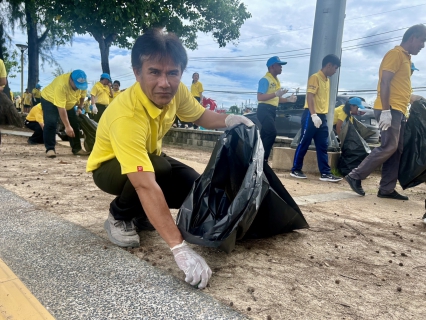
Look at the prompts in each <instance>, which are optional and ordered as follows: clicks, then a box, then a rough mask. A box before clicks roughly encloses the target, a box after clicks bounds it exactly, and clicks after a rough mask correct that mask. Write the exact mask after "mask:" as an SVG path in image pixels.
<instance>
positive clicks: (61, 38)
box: [6, 0, 72, 90]
mask: <svg viewBox="0 0 426 320" xmlns="http://www.w3.org/2000/svg"><path fill="white" fill-rule="evenodd" d="M6 3H7V6H6V9H7V10H8V12H9V17H10V25H11V27H12V30H13V29H14V28H15V26H18V27H19V28H20V29H21V30H22V31H26V33H27V37H28V43H27V45H28V85H27V87H28V88H29V89H30V90H32V89H33V88H34V87H35V85H36V84H37V82H38V80H39V74H40V69H39V67H40V57H41V58H42V62H47V63H49V64H57V63H56V61H55V60H54V59H53V55H52V53H51V49H52V48H54V47H55V46H56V47H57V46H60V45H64V44H65V43H67V42H69V41H71V40H72V31H71V30H72V29H71V27H70V25H69V24H68V23H65V22H64V21H61V20H60V19H59V18H58V15H57V12H56V10H55V1H48V0H9V1H7V2H6Z"/></svg>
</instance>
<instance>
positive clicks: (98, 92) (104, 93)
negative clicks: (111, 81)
mask: <svg viewBox="0 0 426 320" xmlns="http://www.w3.org/2000/svg"><path fill="white" fill-rule="evenodd" d="M90 94H91V95H92V96H95V97H96V103H99V104H103V105H106V106H107V105H108V104H109V98H110V95H109V87H108V85H106V86H104V85H103V84H102V83H100V82H99V81H98V82H96V83H95V85H94V86H93V88H92V90H91V91H90Z"/></svg>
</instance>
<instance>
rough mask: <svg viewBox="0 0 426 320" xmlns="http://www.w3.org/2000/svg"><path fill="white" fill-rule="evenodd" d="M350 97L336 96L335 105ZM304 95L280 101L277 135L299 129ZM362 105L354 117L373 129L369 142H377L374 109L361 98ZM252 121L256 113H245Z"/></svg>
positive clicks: (290, 133)
mask: <svg viewBox="0 0 426 320" xmlns="http://www.w3.org/2000/svg"><path fill="white" fill-rule="evenodd" d="M350 98H352V97H349V96H337V99H336V105H335V107H336V108H337V107H339V106H341V105H342V104H345V103H346V101H348V100H349V99H350ZM305 99H306V95H304V94H301V95H298V96H297V100H296V102H294V103H293V102H286V103H280V104H279V105H278V109H277V118H276V120H275V126H276V128H277V134H278V135H279V136H285V137H289V138H294V137H295V136H296V134H297V132H298V131H299V130H300V122H301V118H302V113H303V110H304V109H303V107H304V106H305ZM361 100H363V105H364V106H365V107H366V108H365V109H363V110H358V115H354V117H355V118H356V119H357V120H359V121H360V122H361V123H363V124H364V125H365V126H366V127H367V128H369V129H371V130H373V131H374V132H375V134H374V135H373V136H371V137H370V138H368V139H367V142H369V143H378V142H379V136H380V131H379V127H378V125H377V121H376V118H375V117H374V111H373V109H372V108H370V107H369V106H368V105H367V104H366V103H365V100H364V99H363V98H361ZM245 116H246V117H248V118H249V119H251V120H252V121H253V122H255V123H258V120H257V117H256V113H255V112H253V113H249V114H246V115H245Z"/></svg>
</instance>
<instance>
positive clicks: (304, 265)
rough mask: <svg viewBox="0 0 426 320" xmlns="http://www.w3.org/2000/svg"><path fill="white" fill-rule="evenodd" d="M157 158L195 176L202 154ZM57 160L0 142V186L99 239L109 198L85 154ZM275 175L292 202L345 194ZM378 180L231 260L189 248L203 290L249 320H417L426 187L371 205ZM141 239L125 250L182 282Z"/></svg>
mask: <svg viewBox="0 0 426 320" xmlns="http://www.w3.org/2000/svg"><path fill="white" fill-rule="evenodd" d="M5 129H10V128H5ZM164 151H165V152H166V153H167V154H168V155H169V156H173V157H175V158H177V159H179V160H181V161H183V162H185V163H187V164H188V165H190V166H193V167H194V168H195V169H196V170H197V171H199V172H202V170H203V169H204V167H205V165H206V164H207V161H208V159H209V157H210V153H209V152H204V151H197V150H185V149H178V148H170V147H166V148H164ZM57 153H58V157H57V158H56V159H47V158H45V155H44V146H43V145H38V146H30V145H28V144H27V143H26V138H24V137H16V136H8V135H3V136H2V145H1V146H0V159H1V161H0V166H1V171H0V185H1V186H3V187H5V188H6V189H8V190H10V191H13V192H14V193H16V194H18V195H19V196H21V197H22V198H24V199H26V200H28V201H30V202H32V203H34V205H36V206H37V207H38V208H41V209H44V210H47V211H49V212H52V213H54V214H56V215H58V216H61V217H62V218H64V219H66V220H69V221H71V222H73V223H76V224H78V225H80V226H82V227H84V228H87V229H89V230H90V231H92V232H93V233H95V234H97V235H99V236H101V237H103V238H107V236H106V232H105V231H104V229H103V222H104V220H105V219H106V217H107V214H108V208H109V202H110V201H111V200H112V199H113V197H112V196H110V195H108V194H106V193H103V192H102V191H100V190H99V189H98V188H97V187H96V186H95V184H94V183H93V180H92V178H91V174H89V173H86V172H85V166H86V160H87V158H86V157H76V156H74V155H72V153H71V150H70V148H69V147H67V146H63V145H59V146H58V148H57ZM277 174H278V176H279V177H280V179H281V181H282V182H283V184H284V185H285V186H286V188H287V190H288V191H289V192H290V193H291V194H292V196H293V197H296V199H297V197H300V196H306V195H312V194H321V195H322V197H323V198H324V199H327V197H328V195H329V194H331V193H335V192H344V191H348V192H349V191H350V189H349V186H348V185H347V184H346V182H344V181H342V182H339V183H337V184H332V183H327V182H321V181H319V180H318V175H313V174H310V175H309V176H308V179H306V180H303V181H300V180H295V179H293V178H290V176H289V173H288V172H284V171H281V172H277ZM379 178H380V177H379V175H378V174H373V175H372V176H370V177H369V178H368V179H366V180H365V181H364V182H363V186H364V189H365V190H366V193H367V194H366V196H365V197H356V198H349V199H344V200H339V201H325V202H318V203H311V204H307V205H302V206H301V210H302V212H303V213H304V215H305V218H306V220H307V221H308V223H309V224H310V226H311V228H310V229H305V230H300V231H295V232H292V233H288V234H283V235H279V236H275V237H273V238H270V239H263V240H250V241H243V242H239V244H238V245H237V246H236V249H235V250H234V251H233V252H232V253H230V254H225V253H223V252H220V251H218V250H215V249H209V248H202V247H194V249H195V250H196V251H197V252H199V253H200V254H201V255H202V256H203V257H204V258H205V259H206V261H207V263H208V264H209V265H210V267H211V269H212V270H213V276H212V279H211V281H210V286H209V287H207V288H206V289H205V290H204V291H205V293H207V294H209V295H211V296H213V297H214V298H216V299H218V300H220V301H222V302H223V303H225V304H228V305H231V306H232V307H233V308H235V309H236V310H238V311H240V312H242V313H244V314H246V315H247V316H249V317H250V318H253V319H373V318H375V319H424V318H425V315H426V281H425V279H426V254H425V247H426V227H425V226H424V225H423V223H422V222H421V219H420V218H421V216H422V215H423V213H424V211H425V208H424V203H425V202H424V201H425V197H426V186H425V185H421V186H418V187H416V188H413V189H409V190H405V191H403V192H402V193H404V194H406V195H408V196H409V197H410V200H409V201H396V200H388V199H380V198H377V197H376V193H377V185H378V181H379ZM398 191H401V190H399V189H398ZM82 208H84V210H82ZM176 213H177V210H172V214H173V215H174V216H176ZM140 236H141V244H142V245H141V247H140V248H137V249H131V250H129V252H131V253H132V254H135V255H136V256H138V257H139V258H140V259H143V260H145V261H147V262H149V263H151V264H152V265H154V266H156V267H158V268H161V269H164V270H166V271H167V272H169V273H170V274H172V275H173V276H175V277H177V278H179V279H182V281H183V278H184V277H183V273H182V272H181V271H180V270H179V269H178V267H177V266H176V264H175V262H174V259H173V256H172V255H171V253H170V250H169V249H168V247H167V245H166V244H165V242H164V241H163V240H162V239H161V238H160V237H159V236H158V234H157V233H156V232H155V231H152V232H143V233H141V234H140Z"/></svg>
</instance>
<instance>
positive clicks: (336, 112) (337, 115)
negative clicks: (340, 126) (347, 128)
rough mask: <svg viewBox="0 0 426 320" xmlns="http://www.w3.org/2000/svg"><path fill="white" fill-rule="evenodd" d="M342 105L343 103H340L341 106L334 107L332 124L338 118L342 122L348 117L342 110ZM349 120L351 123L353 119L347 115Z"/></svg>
mask: <svg viewBox="0 0 426 320" xmlns="http://www.w3.org/2000/svg"><path fill="white" fill-rule="evenodd" d="M344 107H345V105H344V104H342V105H341V106H339V107H337V108H336V109H334V119H333V126H334V125H336V123H337V121H338V120H340V121H342V122H343V121H345V120H346V118H347V117H348V115H347V114H346V113H345V111H343V108H344ZM349 121H350V122H352V123H353V121H354V120H353V118H352V116H349Z"/></svg>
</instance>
